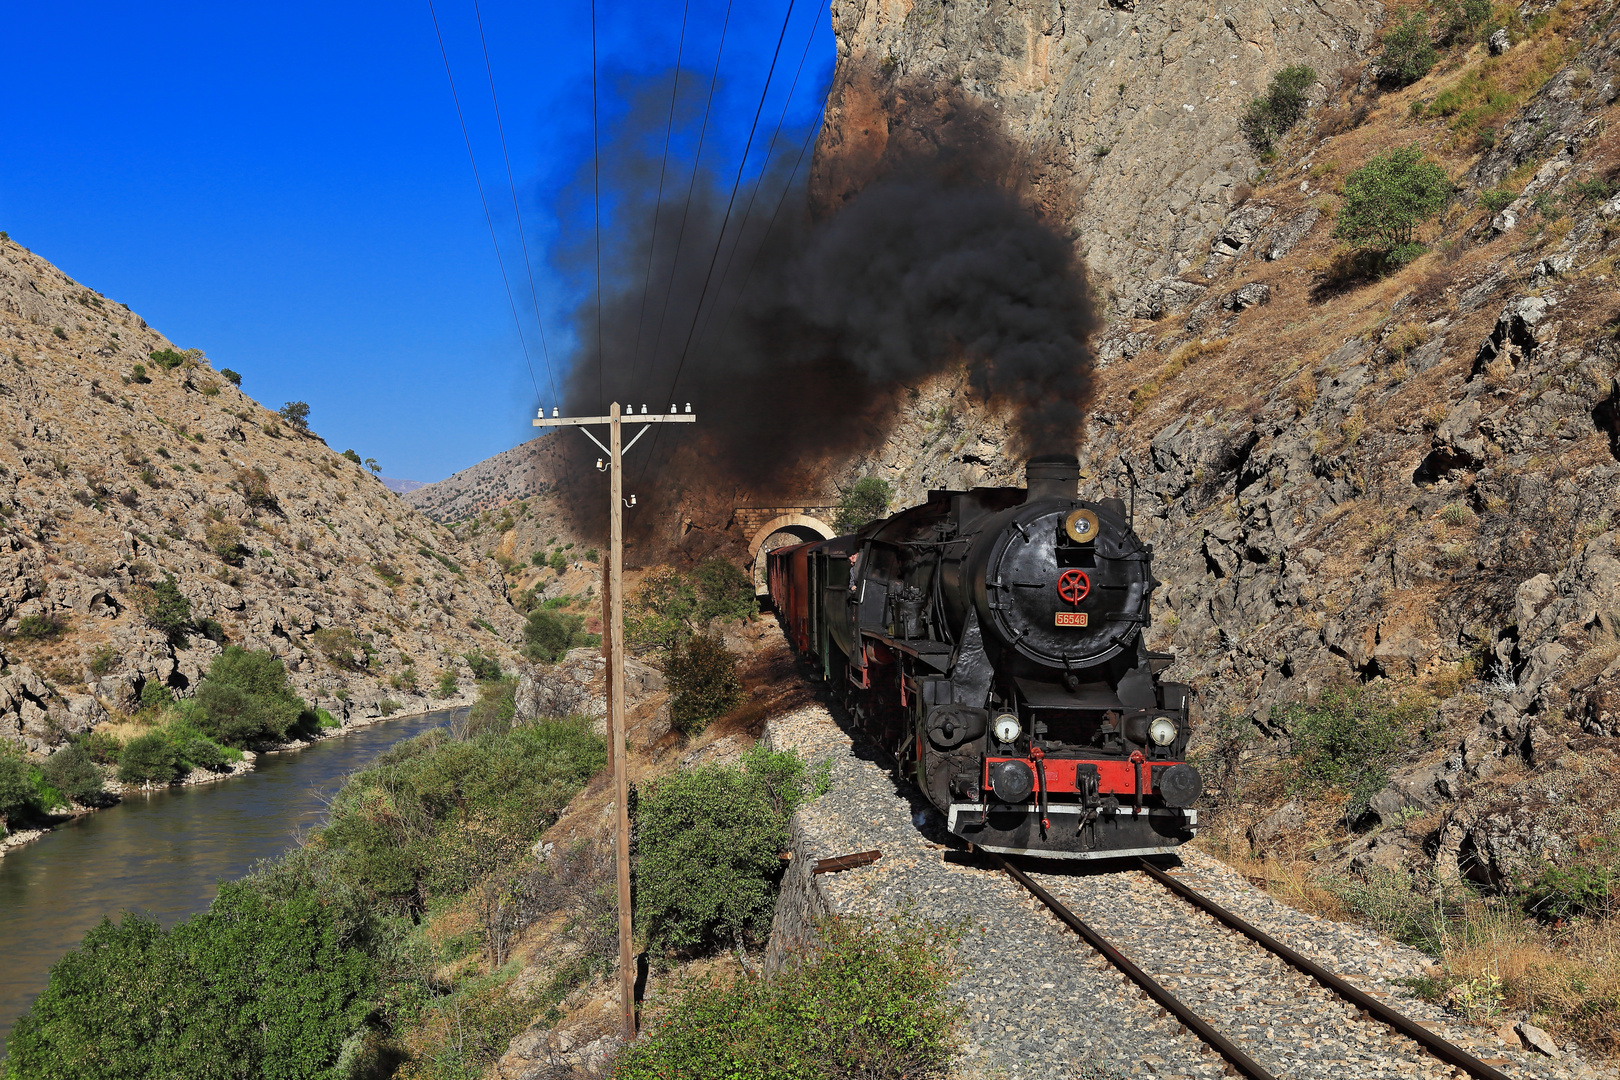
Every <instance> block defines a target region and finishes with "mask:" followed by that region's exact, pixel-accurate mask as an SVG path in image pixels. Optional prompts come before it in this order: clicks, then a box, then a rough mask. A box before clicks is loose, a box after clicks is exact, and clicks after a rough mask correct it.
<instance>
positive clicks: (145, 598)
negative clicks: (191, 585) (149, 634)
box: [135, 574, 191, 641]
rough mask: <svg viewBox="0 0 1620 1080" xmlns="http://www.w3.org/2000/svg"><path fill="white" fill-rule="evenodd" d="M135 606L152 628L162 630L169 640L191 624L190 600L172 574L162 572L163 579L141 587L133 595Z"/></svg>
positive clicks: (172, 639)
mask: <svg viewBox="0 0 1620 1080" xmlns="http://www.w3.org/2000/svg"><path fill="white" fill-rule="evenodd" d="M135 606H136V608H137V609H138V610H139V611H140V613H141V618H143V619H145V620H146V621H147V623H149V624H150V625H151V626H152V627H153V628H154V629H157V630H161V631H163V633H164V634H166V635H167V636H168V638H169V640H170V641H174V640H175V639H177V638H178V637H179V636H180V635H181V633H182V632H184V630H185V628H186V627H187V626H189V625H191V601H190V600H187V599H186V597H185V594H183V593H182V592H181V591H180V585H179V583H178V582H176V581H175V580H174V575H173V574H164V575H163V580H162V581H158V582H154V583H152V584H151V585H149V586H147V587H146V588H143V589H142V590H141V591H140V592H139V593H137V594H136V596H135Z"/></svg>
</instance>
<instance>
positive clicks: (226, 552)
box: [203, 521, 242, 566]
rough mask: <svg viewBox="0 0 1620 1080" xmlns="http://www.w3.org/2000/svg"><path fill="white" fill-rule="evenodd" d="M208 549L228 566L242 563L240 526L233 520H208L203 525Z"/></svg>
mask: <svg viewBox="0 0 1620 1080" xmlns="http://www.w3.org/2000/svg"><path fill="white" fill-rule="evenodd" d="M203 536H204V537H205V538H206V539H207V541H208V550H209V551H212V552H213V553H214V557H215V558H217V559H219V560H220V561H221V562H223V563H225V564H226V565H228V566H241V565H242V527H241V526H240V525H238V524H237V523H236V522H234V521H210V522H209V523H208V524H207V525H206V526H204V527H203Z"/></svg>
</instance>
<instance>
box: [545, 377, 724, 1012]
mask: <svg viewBox="0 0 1620 1080" xmlns="http://www.w3.org/2000/svg"><path fill="white" fill-rule="evenodd" d="M696 422H697V417H696V416H693V415H692V406H690V405H688V406H687V407H686V412H684V413H679V414H677V413H676V411H675V406H673V405H671V406H670V407H669V412H667V413H649V412H647V406H645V405H643V406H642V407H641V412H640V413H639V414H638V413H636V412H635V410H634V409H631V410H630V411H629V412H628V413H621V412H620V409H619V403H618V402H617V401H615V402H614V403H613V405H612V407H611V408H609V410H608V415H606V416H567V417H559V416H558V415H557V410H556V409H553V410H552V411H551V416H549V417H548V416H546V411H545V410H544V409H541V410H540V415H539V416H538V417H537V418H536V419H535V421H534V426H535V427H577V428H579V429H580V430H581V431H583V432H585V437H586V438H588V439H590V440H591V442H593V443H596V445H597V446H598V447H599V448H601V450H602V451H603V452H604V453H605V454H607V461H606V463H604V462H602V461H598V462H597V463H596V467H597V468H599V469H604V470H606V471H607V473H608V477H609V480H608V490H609V499H610V502H609V505H608V569H607V575H606V577H605V579H604V581H603V583H602V594H603V595H602V601H603V603H602V607H603V614H604V615H605V616H606V617H607V625H606V626H604V627H603V630H605V631H606V633H604V634H603V635H602V647H603V650H604V652H606V654H607V662H608V685H607V706H608V724H607V742H608V765H609V768H611V769H612V770H613V808H614V812H613V847H614V863H615V867H614V868H615V871H616V876H617V878H618V894H619V1022H620V1025H621V1028H622V1031H623V1034H624V1041H625V1043H626V1044H629V1043H630V1041H631V1040H633V1039H634V1038H635V1037H636V1000H635V994H636V961H635V956H634V955H633V953H632V952H631V948H630V944H631V934H632V923H631V915H632V912H631V910H630V776H629V760H628V758H629V746H628V744H627V742H626V733H625V727H624V508H625V506H626V505H634V502H633V501H632V502H631V503H629V504H627V503H626V502H625V499H624V462H623V458H624V452H625V451H626V450H629V449H630V446H634V445H635V444H636V440H637V439H640V438H641V436H643V435H645V434H646V433H647V429H646V428H645V427H643V428H642V429H641V430H640V431H639V432H637V433H636V437H635V438H634V439H631V440H630V445H629V446H625V445H624V444H623V439H622V435H621V432H622V431H623V425H624V424H625V423H633V424H659V423H663V424H692V423H696ZM589 424H606V425H607V427H608V445H606V446H603V445H602V443H601V440H599V439H597V437H596V436H595V435H592V434H591V433H590V431H589V430H587V428H586V425H589ZM630 498H631V500H634V499H635V496H634V495H632V496H630Z"/></svg>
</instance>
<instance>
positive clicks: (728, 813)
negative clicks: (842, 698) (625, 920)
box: [635, 746, 826, 949]
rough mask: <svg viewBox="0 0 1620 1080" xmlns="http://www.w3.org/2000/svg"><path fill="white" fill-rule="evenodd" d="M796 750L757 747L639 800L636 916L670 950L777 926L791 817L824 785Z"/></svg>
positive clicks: (676, 777)
mask: <svg viewBox="0 0 1620 1080" xmlns="http://www.w3.org/2000/svg"><path fill="white" fill-rule="evenodd" d="M825 775H826V774H825V772H823V773H821V774H818V775H816V776H812V775H807V773H806V770H805V767H804V762H803V761H802V760H801V759H800V758H799V756H798V755H797V754H795V753H793V752H791V751H789V752H787V753H773V752H771V751H769V750H766V749H765V748H764V747H758V746H756V747H755V748H753V749H752V750H750V751H749V752H748V753H747V754H746V755H744V757H743V760H742V763H741V765H737V766H723V765H702V766H699V767H697V768H695V769H683V770H681V771H680V772H677V773H674V774H673V775H670V776H665V777H661V778H659V779H657V780H654V781H652V782H651V783H650V784H649V785H648V786H647V788H646V790H645V791H643V792H642V793H641V796H640V798H639V799H638V801H637V803H636V809H635V817H636V853H637V858H636V867H635V873H636V918H637V920H638V921H639V922H640V924H641V929H642V931H643V932H644V933H645V934H646V935H647V939H648V940H649V941H650V942H652V943H653V944H655V945H657V946H659V947H662V948H669V949H694V948H703V947H706V946H710V945H714V944H725V943H729V942H731V941H733V940H735V939H736V938H738V937H739V936H741V935H745V934H746V935H750V936H753V937H755V938H758V937H762V936H763V935H764V934H765V933H766V931H768V930H769V928H770V922H771V913H772V910H773V908H774V905H775V903H776V887H777V883H778V881H780V879H781V873H782V863H781V860H779V859H778V858H777V855H778V853H779V852H781V851H782V850H783V849H784V848H785V847H787V844H788V818H789V816H790V815H791V814H792V813H793V811H794V810H795V809H797V808H798V806H799V805H800V804H801V803H803V802H804V801H805V800H806V799H808V798H810V797H812V796H813V795H814V794H818V793H819V788H820V787H821V785H822V783H824V778H825Z"/></svg>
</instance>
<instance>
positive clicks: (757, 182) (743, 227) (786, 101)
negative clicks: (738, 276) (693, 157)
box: [697, 0, 830, 345]
mask: <svg viewBox="0 0 1620 1080" xmlns="http://www.w3.org/2000/svg"><path fill="white" fill-rule="evenodd" d="M829 2H830V0H822V4H821V7H819V8H817V9H816V15H815V18H814V19H812V20H811V22H810V32H809V33H808V34H806V35H805V38H804V51H803V52H801V53H800V54H799V66H798V68H796V69H795V70H794V72H793V82H792V83H791V84H790V85H789V86H788V92H787V94H786V96H784V97H783V98H782V111H781V113H779V114H778V115H777V117H776V129H775V130H774V131H772V132H771V141H770V142H768V143H766V144H765V162H764V164H762V165H761V166H760V169H759V175H758V176H757V177H755V178H754V188H753V190H752V191H750V192H749V193H748V205H747V206H745V207H743V215H742V221H741V222H739V223H738V225H737V236H736V239H734V240H733V241H732V243H731V250H730V251H728V252H726V262H725V265H724V266H722V267H721V268H720V283H719V284H718V285H717V286H715V293H714V295H715V302H714V303H713V304H712V305H710V307H709V316H708V318H706V319H704V320H703V328H702V329H701V330H699V331H698V335H697V342H698V344H699V345H702V344H703V339H704V338H705V337H707V336H708V333H709V327H710V326H711V325H713V323H714V313H715V311H716V310H717V309H718V308H719V306H720V304H721V303H722V301H723V298H724V296H725V291H726V277H727V275H729V274H730V273H731V262H732V260H733V259H735V258H736V257H737V249H738V248H739V247H741V246H742V242H743V236H744V234H745V233H746V232H747V231H748V219H749V218H750V217H751V216H752V215H753V212H754V200H756V199H757V198H759V192H760V189H761V188H763V187H764V186H765V178H766V176H767V175H768V174H769V172H770V163H771V154H772V152H773V151H775V149H776V143H777V140H779V139H780V138H781V137H782V124H783V123H784V122H785V121H786V120H787V114H788V107H789V106H790V105H791V104H792V103H793V94H794V92H795V91H797V90H798V89H799V79H800V77H801V76H803V74H804V64H805V61H806V60H807V59H809V57H810V46H811V45H812V44H814V43H815V40H816V29H817V28H818V27H819V26H820V25H821V13H822V12H823V11H825V10H826V7H827V4H828V3H829ZM800 157H801V158H802V157H803V154H802V153H801V154H800ZM794 171H795V172H797V171H798V169H797V167H795V169H794ZM790 180H791V177H790ZM783 190H784V191H785V190H786V189H785V188H784V189H783ZM780 205H781V204H780V203H778V207H780ZM771 220H772V222H774V221H775V220H776V215H775V214H772V215H771ZM760 243H761V245H763V244H764V239H763V238H762V239H761V241H760ZM758 258H759V250H758V249H756V250H755V252H754V259H753V260H752V261H750V263H749V275H750V276H751V275H752V273H753V265H754V262H757V261H758ZM746 282H747V277H745V278H744V287H745V288H746ZM741 298H742V296H741V293H740V292H739V293H738V296H737V299H738V300H740V299H741ZM736 310H737V304H736V302H733V303H732V305H731V308H730V310H729V311H728V312H727V315H726V318H725V319H723V320H722V321H721V323H720V327H721V328H722V329H724V327H725V326H726V324H727V323H729V322H730V321H731V312H735V311H736Z"/></svg>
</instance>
